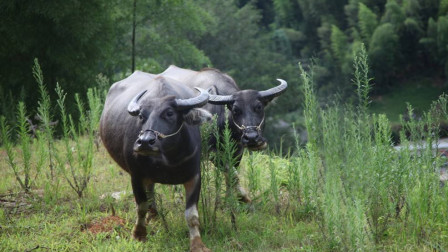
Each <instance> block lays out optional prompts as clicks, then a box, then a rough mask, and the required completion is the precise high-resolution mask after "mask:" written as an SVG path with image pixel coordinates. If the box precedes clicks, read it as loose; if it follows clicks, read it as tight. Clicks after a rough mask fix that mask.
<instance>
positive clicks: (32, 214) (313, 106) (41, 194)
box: [0, 47, 448, 251]
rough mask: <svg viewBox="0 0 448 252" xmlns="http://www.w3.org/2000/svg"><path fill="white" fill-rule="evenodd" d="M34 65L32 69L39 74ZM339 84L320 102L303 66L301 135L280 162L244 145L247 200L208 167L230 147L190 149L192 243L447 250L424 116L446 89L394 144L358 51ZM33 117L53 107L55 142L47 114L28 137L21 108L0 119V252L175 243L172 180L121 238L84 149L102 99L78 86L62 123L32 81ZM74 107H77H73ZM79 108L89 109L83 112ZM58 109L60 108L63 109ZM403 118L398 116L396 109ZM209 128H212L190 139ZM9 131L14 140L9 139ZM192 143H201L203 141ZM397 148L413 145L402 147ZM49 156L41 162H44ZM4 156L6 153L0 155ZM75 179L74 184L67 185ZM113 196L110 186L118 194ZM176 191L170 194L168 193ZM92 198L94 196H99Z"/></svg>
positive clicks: (105, 181)
mask: <svg viewBox="0 0 448 252" xmlns="http://www.w3.org/2000/svg"><path fill="white" fill-rule="evenodd" d="M39 69H40V68H39V67H38V65H37V64H36V65H35V67H34V73H35V76H36V80H37V81H38V82H39V80H40V79H41V78H40V76H41V75H40V70H39ZM354 69H355V70H354V74H353V76H354V77H353V84H354V86H355V87H356V90H355V95H354V96H355V98H356V101H357V104H358V105H353V104H349V103H346V104H342V103H341V104H337V106H332V107H329V108H321V107H320V106H319V102H318V98H317V96H316V90H315V84H314V83H313V81H312V79H311V78H310V72H306V71H303V70H302V69H301V81H302V82H303V96H304V102H303V107H304V113H303V114H304V118H305V120H304V121H305V127H306V131H307V133H308V136H309V141H308V143H307V144H306V146H305V147H301V146H300V144H299V138H298V136H296V137H295V139H294V140H295V142H296V145H295V147H294V148H293V151H294V153H293V152H290V154H289V155H288V156H287V157H286V158H284V157H281V156H278V155H276V154H274V153H272V152H270V153H245V155H244V158H243V161H242V164H241V166H240V170H239V171H238V172H239V173H240V177H241V179H242V180H241V182H242V184H243V185H244V186H245V187H246V188H247V189H248V192H249V194H250V196H251V197H252V199H253V204H252V205H251V206H247V205H244V204H240V203H238V202H237V201H236V199H235V194H234V193H232V191H231V189H230V188H229V187H226V186H225V184H226V183H225V180H226V179H230V181H231V179H232V178H231V177H232V176H229V177H227V178H226V177H225V176H224V175H223V173H222V172H221V169H222V168H219V167H214V166H213V164H212V163H211V162H210V161H209V159H208V156H209V155H215V158H220V159H221V160H223V162H227V163H231V162H232V158H231V157H230V156H231V155H229V153H230V151H231V150H232V143H231V142H229V141H228V140H226V139H228V138H229V137H228V136H227V137H226V134H224V136H223V137H224V141H223V142H224V144H223V145H222V146H220V147H221V148H219V149H220V152H218V153H217V154H212V153H208V151H207V149H206V148H204V153H203V159H202V162H201V166H202V178H203V187H202V194H201V199H200V206H199V211H200V221H201V231H202V237H203V240H204V243H205V244H207V246H208V247H209V248H211V249H212V250H213V251H355V250H359V251H445V250H446V249H447V248H448V239H447V237H448V225H447V223H446V220H447V219H448V204H447V202H448V188H447V187H446V186H445V187H442V186H440V182H439V179H440V178H439V167H440V166H441V165H442V164H443V163H444V162H446V158H444V157H442V156H440V155H439V154H438V153H437V150H436V149H434V148H433V147H432V145H431V143H434V142H435V141H437V140H438V135H439V133H440V132H439V127H438V122H439V121H441V120H442V119H446V118H447V116H448V97H447V96H446V95H443V96H441V97H440V98H439V99H438V100H437V101H435V102H434V103H433V104H431V106H430V107H429V109H428V110H427V111H426V112H423V113H422V117H421V118H416V117H413V116H412V113H413V108H412V107H411V106H408V108H407V110H408V111H409V113H408V118H409V119H407V120H405V119H403V118H402V119H401V124H402V125H403V127H404V130H403V131H401V132H400V141H401V143H402V146H403V147H402V149H401V150H400V151H398V150H396V149H394V148H393V147H392V142H391V129H390V122H389V120H388V119H387V117H386V116H385V115H384V114H379V115H377V114H373V115H371V114H369V112H368V107H367V106H368V105H369V90H370V89H371V86H370V85H369V80H370V79H369V77H368V76H369V75H368V66H367V58H366V51H365V50H363V47H361V50H360V51H359V52H358V53H357V54H356V57H355V60H354ZM39 87H40V89H41V98H40V102H39V104H40V106H39V109H38V111H39V114H40V115H41V117H43V118H52V117H53V116H55V114H51V113H48V108H49V107H51V104H57V107H58V111H59V112H58V113H59V114H61V118H66V119H67V121H66V123H64V120H63V121H62V125H66V126H63V132H64V134H63V136H62V137H61V139H57V138H54V131H53V129H54V126H52V125H50V124H49V122H51V120H42V124H41V126H42V127H40V129H39V130H37V134H36V138H31V137H29V135H27V134H26V133H27V130H26V126H27V124H26V120H24V118H25V117H24V116H25V115H26V114H27V112H26V110H25V107H24V105H23V103H19V105H18V106H17V111H18V112H17V114H16V115H15V116H14V117H15V118H16V121H17V122H19V124H18V125H17V126H15V127H13V126H11V125H10V124H9V123H8V122H6V120H5V119H4V118H2V120H1V133H2V134H1V136H2V138H1V140H2V143H3V147H2V148H0V158H1V162H0V176H1V177H2V182H3V183H0V200H1V201H0V204H1V206H2V207H1V208H0V230H1V232H0V248H1V249H2V250H6V251H17V250H18V251H25V250H26V251H30V250H34V249H39V248H40V249H45V250H56V251H142V250H151V251H185V250H187V248H188V239H187V237H188V229H187V227H186V225H185V220H184V218H183V211H184V204H185V203H184V198H183V197H182V196H181V195H182V194H179V192H178V190H176V189H175V188H174V187H173V186H162V185H157V186H156V192H157V196H156V200H157V203H158V210H159V218H158V219H156V220H154V221H151V223H150V225H149V227H148V229H149V230H148V231H149V233H150V235H149V236H148V241H147V242H146V243H141V242H137V241H134V240H133V239H132V238H131V230H132V226H133V221H134V220H135V214H136V212H135V203H134V201H133V196H132V195H131V193H130V192H131V186H130V181H129V176H128V175H127V174H124V173H123V172H122V171H121V170H120V169H119V168H118V166H117V165H116V164H115V163H114V162H113V161H112V160H111V159H110V158H109V157H108V156H107V154H106V151H105V150H104V148H103V147H102V146H101V145H99V146H98V147H96V146H95V145H94V143H95V139H96V138H95V137H94V135H95V129H96V128H97V125H96V124H97V122H98V117H97V115H98V111H99V110H100V108H101V104H102V100H103V96H102V95H101V94H99V93H97V92H95V91H94V90H90V91H89V93H88V95H87V97H88V99H87V102H86V103H85V104H86V105H83V104H84V103H83V102H82V100H81V99H79V98H77V99H76V100H77V106H78V107H79V113H80V114H81V116H80V118H81V119H80V120H76V121H74V120H73V119H72V117H71V116H70V114H68V113H66V112H65V110H64V108H65V106H64V104H65V103H64V97H65V95H64V92H63V91H61V89H58V94H59V99H58V100H57V102H56V103H54V102H52V100H51V99H49V98H48V94H47V92H46V90H45V87H44V86H43V85H41V84H40V82H39ZM87 104H88V105H87ZM84 107H89V109H88V112H87V113H85V114H83V113H82V111H85V110H86V109H84ZM64 114H65V116H64ZM409 115H410V116H409ZM210 132H216V130H215V129H214V125H213V124H205V125H203V126H202V133H203V134H204V135H208V134H209V133H210ZM16 135H18V136H17V138H16V139H17V140H16V143H14V142H12V141H13V138H10V137H9V136H16ZM204 142H205V138H204ZM411 143H413V144H414V145H417V146H419V147H420V148H419V149H416V148H411ZM51 156H52V157H53V158H48V157H51ZM11 158H14V159H11ZM75 181H77V182H75ZM122 191H124V193H122V194H121V195H120V198H119V199H117V200H116V199H114V197H113V195H111V193H112V192H122ZM181 191H183V190H181ZM103 195H104V196H103Z"/></svg>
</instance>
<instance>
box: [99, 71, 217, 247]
mask: <svg viewBox="0 0 448 252" xmlns="http://www.w3.org/2000/svg"><path fill="white" fill-rule="evenodd" d="M198 90H199V91H200V92H199V94H198V95H196V92H195V91H194V90H193V89H191V88H188V87H187V86H185V85H182V84H180V83H179V82H178V81H176V80H172V79H170V78H167V77H156V76H154V75H151V74H147V73H143V72H138V71H137V72H135V73H133V74H132V75H131V76H129V77H127V78H126V79H124V80H122V81H119V82H117V83H115V84H113V85H112V87H111V88H110V90H109V93H108V95H107V97H106V102H105V106H104V110H103V113H102V116H101V122H100V135H101V139H102V141H103V143H104V146H105V147H106V149H107V151H108V152H109V154H110V156H111V157H112V158H113V159H114V160H115V161H116V162H117V163H118V165H119V166H120V167H121V168H123V169H124V170H125V171H126V172H128V173H129V174H130V177H131V184H132V190H133V193H134V197H135V201H136V204H137V220H136V223H135V226H134V229H133V233H132V235H133V237H134V238H135V239H137V240H140V241H145V240H146V235H147V231H146V222H147V221H148V220H149V218H151V217H154V215H156V214H157V209H156V204H155V200H154V184H155V183H162V184H183V185H184V187H185V192H186V211H185V218H186V220H187V224H188V228H189V234H190V249H191V251H195V252H196V251H210V250H209V249H208V248H206V246H205V245H204V244H203V243H202V240H201V236H200V233H199V218H198V209H197V203H198V199H199V192H200V188H201V177H200V175H201V173H200V165H199V164H200V153H201V139H200V131H199V126H198V124H199V123H201V122H202V121H204V120H210V119H211V114H210V113H209V112H207V111H206V110H204V109H200V108H199V107H201V106H203V105H204V104H206V103H207V101H208V99H209V95H208V93H207V92H206V91H205V90H202V89H198ZM148 212H149V215H148V219H147V220H146V222H145V217H146V215H147V213H148Z"/></svg>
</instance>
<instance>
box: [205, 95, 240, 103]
mask: <svg viewBox="0 0 448 252" xmlns="http://www.w3.org/2000/svg"><path fill="white" fill-rule="evenodd" d="M234 101H235V100H234V99H233V96H232V95H213V94H211V95H210V99H209V100H208V102H209V103H211V104H215V105H225V104H229V103H232V102H234Z"/></svg>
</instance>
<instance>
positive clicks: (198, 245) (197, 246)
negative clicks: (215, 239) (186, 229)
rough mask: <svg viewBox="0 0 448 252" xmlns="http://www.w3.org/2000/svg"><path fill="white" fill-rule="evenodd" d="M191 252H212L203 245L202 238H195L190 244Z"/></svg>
mask: <svg viewBox="0 0 448 252" xmlns="http://www.w3.org/2000/svg"><path fill="white" fill-rule="evenodd" d="M190 251H191V252H212V251H211V250H210V249H208V248H207V247H206V246H205V245H204V243H202V240H201V237H195V238H194V239H193V240H192V241H191V244H190Z"/></svg>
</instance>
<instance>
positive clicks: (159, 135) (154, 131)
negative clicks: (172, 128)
mask: <svg viewBox="0 0 448 252" xmlns="http://www.w3.org/2000/svg"><path fill="white" fill-rule="evenodd" d="M183 126H184V123H182V124H181V125H180V127H179V129H178V130H177V131H176V132H174V133H172V134H169V135H165V134H163V133H162V132H159V131H157V130H152V129H148V130H144V131H143V130H142V131H141V132H140V134H143V133H144V132H146V131H151V132H153V133H154V134H155V135H156V137H157V138H158V139H164V138H167V137H172V136H174V135H176V134H178V133H179V132H180V130H181V129H182V128H183Z"/></svg>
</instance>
